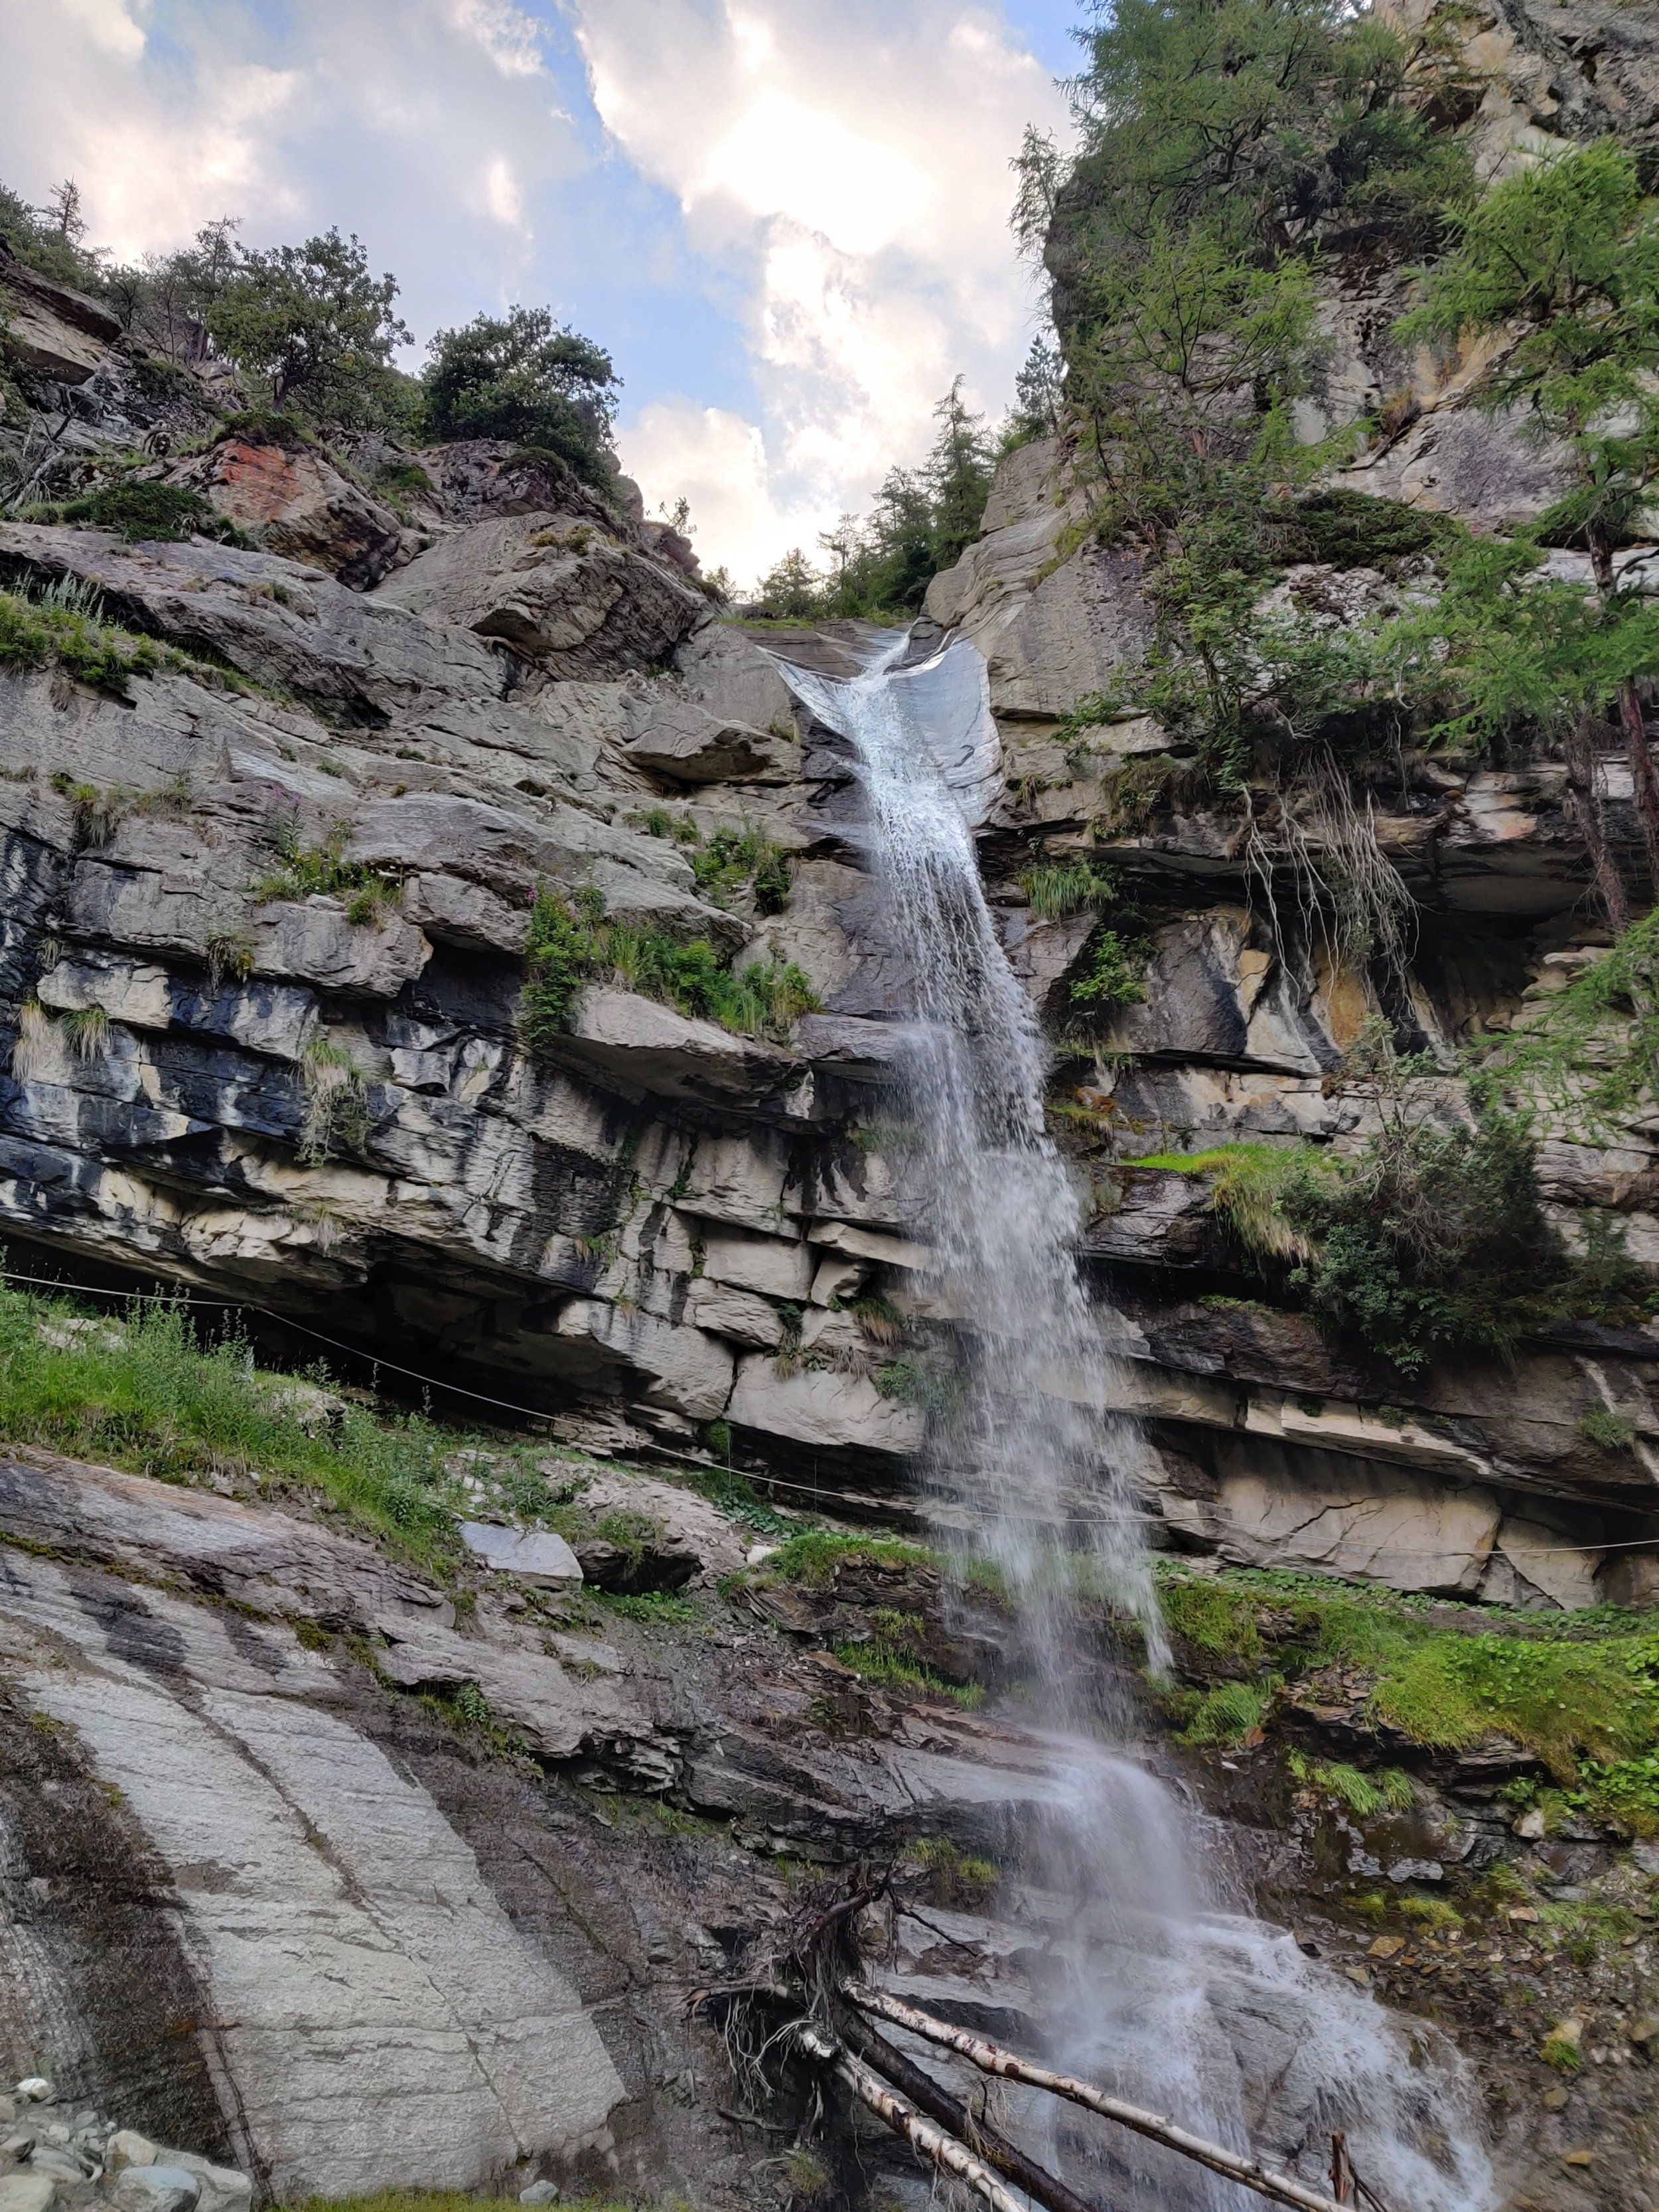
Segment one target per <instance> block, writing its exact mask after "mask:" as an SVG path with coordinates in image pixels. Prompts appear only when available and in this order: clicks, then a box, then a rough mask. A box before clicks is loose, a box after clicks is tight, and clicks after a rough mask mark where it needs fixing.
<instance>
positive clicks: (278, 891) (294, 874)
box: [248, 820, 403, 923]
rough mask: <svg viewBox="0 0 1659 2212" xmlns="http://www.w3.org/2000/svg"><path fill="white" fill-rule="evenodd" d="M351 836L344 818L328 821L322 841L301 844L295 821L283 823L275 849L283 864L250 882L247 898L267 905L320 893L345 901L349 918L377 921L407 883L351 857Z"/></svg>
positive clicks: (391, 905)
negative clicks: (349, 849) (274, 901)
mask: <svg viewBox="0 0 1659 2212" xmlns="http://www.w3.org/2000/svg"><path fill="white" fill-rule="evenodd" d="M350 837H351V824H350V823H349V822H347V821H343V820H342V821H338V822H335V823H331V825H330V828H329V832H328V835H327V836H326V837H325V838H324V840H323V842H322V843H321V844H320V845H306V844H302V843H301V840H300V832H299V826H298V824H297V823H295V822H293V821H291V820H290V821H284V822H283V823H282V824H281V825H280V827H279V828H278V829H277V832H276V850H277V853H278V854H279V856H280V858H281V861H282V865H281V866H280V867H278V868H276V869H273V870H272V872H270V874H269V875H266V876H261V877H260V878H258V881H257V882H255V883H253V884H250V885H249V887H248V891H249V896H250V897H252V900H253V902H254V904H255V905H256V906H265V905H268V904H269V903H270V902H271V901H272V900H273V899H307V898H313V897H316V896H322V897H324V898H338V899H343V900H344V902H345V909H346V916H347V919H348V920H349V921H354V922H358V923H366V922H372V921H377V920H378V919H379V918H380V915H381V914H382V913H383V912H385V911H386V909H387V908H391V907H394V906H396V905H397V904H398V901H399V900H400V899H401V898H402V896H403V884H402V883H401V882H400V881H399V879H398V878H397V877H396V876H395V875H391V874H388V873H386V872H385V871H384V870H382V869H379V868H371V867H369V866H367V865H366V864H365V863H364V862H362V861H361V860H347V858H346V856H345V850H346V846H347V844H348V843H349V842H350Z"/></svg>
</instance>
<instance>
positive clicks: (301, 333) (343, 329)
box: [207, 230, 410, 422]
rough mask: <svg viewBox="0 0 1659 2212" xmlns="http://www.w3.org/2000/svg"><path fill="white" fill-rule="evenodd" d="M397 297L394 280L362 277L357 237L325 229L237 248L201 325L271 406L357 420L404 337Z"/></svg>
mask: <svg viewBox="0 0 1659 2212" xmlns="http://www.w3.org/2000/svg"><path fill="white" fill-rule="evenodd" d="M397 296H398V281H397V279H396V277H394V276H379V277H376V276H371V275H370V274H369V268H368V255H367V253H366V252H364V250H363V248H362V246H361V245H360V244H359V242H358V240H357V239H356V236H355V235H354V236H353V237H352V238H351V239H350V240H345V239H343V238H342V237H341V235H340V234H339V232H338V231H337V230H328V231H325V233H324V234H322V235H321V236H320V237H318V238H308V239H307V240H306V241H305V243H304V245H303V246H276V247H274V248H273V249H272V250H271V251H270V252H258V251H255V252H248V253H244V254H243V255H242V256H241V257H240V259H239V261H238V263H237V265H236V270H235V274H234V276H232V277H231V279H230V281H229V282H228V283H227V284H226V285H225V286H224V287H223V289H222V290H221V291H220V292H219V294H218V296H217V297H216V299H215V300H214V301H213V302H212V304H211V306H210V307H209V309H208V313H207V326H208V330H209V331H210V334H211V336H212V338H213V342H214V343H215V345H216V347H217V348H218V349H219V351H220V352H221V353H222V354H223V355H224V356H225V358H226V359H227V360H228V361H233V362H235V364H236V366H237V367H238V368H240V369H242V370H244V371H245V372H246V374H248V375H249V376H251V377H252V378H253V379H254V380H256V381H257V382H258V384H259V385H261V386H263V387H264V397H266V398H268V399H269V401H270V404H271V405H272V406H273V407H276V408H289V409H294V410H298V411H300V412H301V413H303V414H306V415H309V416H313V417H314V418H316V419H319V420H327V421H333V422H353V421H361V420H364V419H368V418H370V417H372V416H374V415H376V414H379V413H380V412H382V411H383V410H384V406H385V403H386V398H387V394H388V387H389V386H390V384H391V381H392V353H393V350H394V349H395V348H397V347H398V346H399V345H406V344H407V343H409V341H410V331H409V329H408V327H407V325H405V324H404V322H403V321H402V320H401V319H400V318H399V317H398V315H396V314H395V313H393V312H392V301H394V300H395V299H396V298H397Z"/></svg>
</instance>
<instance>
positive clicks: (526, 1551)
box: [460, 1521, 582, 1589]
mask: <svg viewBox="0 0 1659 2212" xmlns="http://www.w3.org/2000/svg"><path fill="white" fill-rule="evenodd" d="M460 1534H461V1541H462V1542H463V1543H464V1544H465V1546H466V1548H467V1550H468V1551H469V1552H471V1554H472V1556H473V1558H474V1559H482V1560H483V1564H484V1565H485V1566H487V1567H493V1568H494V1569H495V1571H496V1572H497V1573H498V1574H504V1575H517V1576H518V1577H519V1578H520V1580H521V1581H523V1582H527V1583H539V1584H541V1585H542V1586H544V1588H547V1589H557V1588H559V1587H561V1586H562V1584H565V1583H579V1582H580V1580H581V1578H582V1571H581V1565H580V1561H579V1560H578V1559H577V1557H576V1554H575V1553H574V1552H573V1551H572V1550H571V1548H570V1547H569V1545H568V1544H567V1543H566V1542H565V1541H564V1538H563V1537H562V1536H560V1535H556V1534H555V1533H554V1531H553V1530H552V1529H550V1528H500V1527H498V1526H497V1525H496V1524H495V1522H490V1521H463V1522H461V1524H460Z"/></svg>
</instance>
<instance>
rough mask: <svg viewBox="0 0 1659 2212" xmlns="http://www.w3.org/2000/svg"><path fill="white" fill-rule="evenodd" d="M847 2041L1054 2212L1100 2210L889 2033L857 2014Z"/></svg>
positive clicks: (845, 2026)
mask: <svg viewBox="0 0 1659 2212" xmlns="http://www.w3.org/2000/svg"><path fill="white" fill-rule="evenodd" d="M839 2032H840V2035H841V2039H842V2042H843V2043H845V2044H846V2045H847V2046H848V2049H849V2050H850V2051H851V2052H852V2054H853V2056H854V2057H855V2058H860V2059H862V2060H863V2061H864V2062H865V2063H866V2065H868V2066H870V2067H872V2068H873V2069H874V2070H875V2071H876V2072H877V2073H878V2074H879V2075H882V2077H883V2078H884V2080H885V2081H890V2082H891V2083H892V2085H893V2087H895V2088H896V2090H897V2091H898V2093H899V2094H900V2095H901V2096H902V2097H904V2098H906V2099H908V2101H909V2102H910V2103H911V2104H913V2105H914V2106H916V2108H917V2109H918V2111H920V2112H925V2113H926V2114H927V2117H928V2118H929V2119H930V2120H937V2121H938V2122H939V2125H940V2126H941V2127H942V2128H946V2129H948V2130H950V2132H951V2135H953V2136H956V2137H957V2140H958V2141H959V2142H963V2143H964V2144H966V2146H967V2148H969V2150H970V2151H974V2152H976V2153H977V2154H978V2155H979V2156H980V2157H981V2158H982V2159H983V2160H985V2163H986V2164H987V2166H995V2168H996V2169H997V2171H998V2172H999V2173H1002V2174H1006V2176H1007V2178H1008V2179H1009V2180H1010V2181H1012V2182H1015V2183H1017V2184H1018V2186H1019V2187H1020V2188H1021V2189H1023V2190H1024V2191H1025V2194H1026V2195H1027V2196H1028V2197H1030V2199H1031V2201H1032V2203H1035V2204H1041V2205H1045V2206H1046V2207H1047V2208H1048V2212H1098V2207H1097V2206H1096V2205H1093V2204H1091V2203H1089V2201H1088V2199H1087V2198H1086V2197H1079V2195H1078V2193H1077V2191H1075V2190H1074V2189H1073V2188H1070V2187H1069V2186H1068V2185H1066V2183H1065V2182H1063V2181H1062V2180H1061V2179H1060V2176H1059V2175H1058V2174H1056V2173H1050V2172H1049V2171H1048V2167H1047V2166H1040V2165H1039V2164H1038V2163H1037V2161H1036V2159H1034V2158H1032V2157H1030V2155H1029V2154H1027V2153H1026V2152H1024V2151H1023V2150H1022V2149H1021V2148H1020V2147H1019V2145H1018V2143H1017V2142H1011V2141H1010V2139H1009V2138H1008V2137H1007V2136H1006V2135H1004V2134H1003V2132H1002V2130H1000V2128H998V2127H996V2126H995V2125H994V2124H993V2123H992V2122H991V2121H989V2120H985V2119H981V2118H980V2117H979V2115H978V2114H977V2113H975V2112H970V2111H969V2108H968V2106H966V2105H964V2104H963V2102H962V2101H961V2100H960V2099H959V2098H957V2097H953V2096H952V2095H951V2093H950V2091H949V2090H948V2089H946V2088H945V2087H942V2086H941V2085H940V2084H939V2082H937V2081H934V2079H933V2075H931V2074H929V2073H927V2071H926V2070H925V2069H923V2068H922V2067H920V2066H918V2065H917V2064H916V2063H915V2060H914V2059H913V2058H909V2057H906V2056H905V2054H904V2052H903V2051H901V2050H899V2049H898V2047H897V2046H896V2045H895V2044H891V2043H889V2041H888V2040H887V2039H886V2037H885V2036H884V2035H878V2034H877V2033H876V2032H875V2030H874V2029H873V2028H872V2027H868V2026H866V2023H865V2022H864V2021H861V2020H860V2018H859V2017H858V2015H856V2014H849V2015H848V2016H847V2018H846V2019H845V2020H844V2021H842V2022H841V2023H840V2027H839Z"/></svg>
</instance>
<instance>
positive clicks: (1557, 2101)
mask: <svg viewBox="0 0 1659 2212" xmlns="http://www.w3.org/2000/svg"><path fill="white" fill-rule="evenodd" d="M1569 2094H1570V2092H1569V2091H1567V2090H1565V2089H1546V2090H1545V2092H1544V2110H1545V2111H1546V2112H1559V2111H1560V2110H1561V2108H1562V2106H1564V2105H1565V2103H1566V2101H1567V2098H1568V2096H1569Z"/></svg>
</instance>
